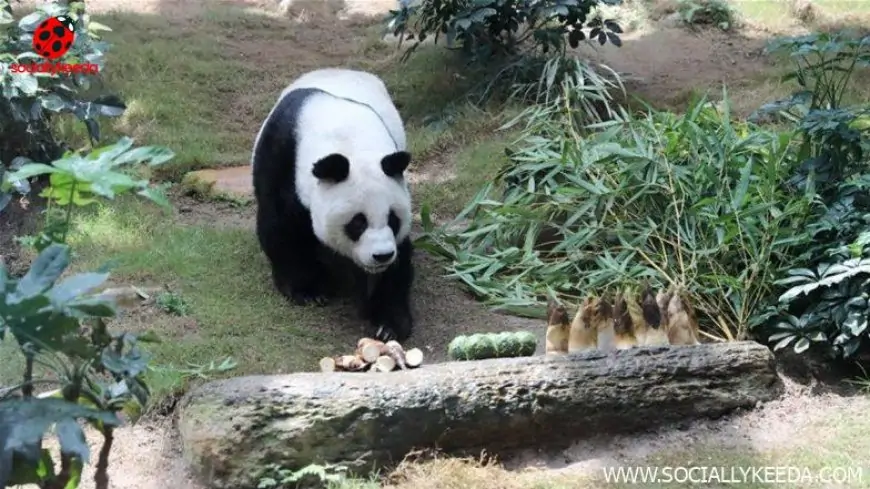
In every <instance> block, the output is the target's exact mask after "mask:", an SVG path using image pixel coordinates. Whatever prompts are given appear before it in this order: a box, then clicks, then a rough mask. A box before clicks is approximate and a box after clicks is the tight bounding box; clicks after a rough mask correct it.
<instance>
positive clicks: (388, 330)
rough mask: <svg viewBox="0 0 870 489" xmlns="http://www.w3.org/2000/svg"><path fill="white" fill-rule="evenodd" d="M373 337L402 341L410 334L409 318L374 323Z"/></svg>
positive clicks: (382, 339)
mask: <svg viewBox="0 0 870 489" xmlns="http://www.w3.org/2000/svg"><path fill="white" fill-rule="evenodd" d="M374 330H375V331H374V335H375V338H377V339H379V340H381V341H398V342H402V341H405V340H407V339H408V337H409V336H411V325H410V320H407V321H386V322H384V323H379V324H376V325H374Z"/></svg>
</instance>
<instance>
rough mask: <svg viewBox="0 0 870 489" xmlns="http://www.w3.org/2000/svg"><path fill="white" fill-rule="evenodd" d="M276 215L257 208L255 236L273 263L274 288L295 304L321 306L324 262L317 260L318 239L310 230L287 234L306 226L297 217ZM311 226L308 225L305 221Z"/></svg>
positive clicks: (262, 208) (323, 288) (324, 289)
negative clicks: (289, 231)
mask: <svg viewBox="0 0 870 489" xmlns="http://www.w3.org/2000/svg"><path fill="white" fill-rule="evenodd" d="M294 218H297V216H295V215H293V214H291V215H289V216H287V215H285V216H278V215H277V213H270V212H269V209H268V208H267V207H265V206H263V207H261V208H260V209H259V210H258V216H257V236H258V238H259V240H260V245H261V247H262V249H263V252H264V253H265V254H266V256H267V257H268V259H269V263H270V264H271V266H272V281H273V282H274V284H275V288H276V289H278V291H279V292H280V293H281V294H282V295H283V296H285V297H287V298H288V299H290V300H291V301H292V302H293V303H295V304H297V305H310V304H316V305H324V304H326V302H327V295H326V287H325V281H324V279H325V274H326V270H324V267H323V265H322V264H321V263H320V262H319V261H318V260H317V246H318V242H317V241H316V239H314V237H313V233H311V235H310V236H309V235H308V234H306V233H304V232H302V233H293V234H291V233H288V232H287V230H288V229H297V230H298V229H305V226H306V224H307V223H306V222H305V220H304V219H302V218H301V216H299V217H298V218H297V219H294ZM308 226H310V224H308Z"/></svg>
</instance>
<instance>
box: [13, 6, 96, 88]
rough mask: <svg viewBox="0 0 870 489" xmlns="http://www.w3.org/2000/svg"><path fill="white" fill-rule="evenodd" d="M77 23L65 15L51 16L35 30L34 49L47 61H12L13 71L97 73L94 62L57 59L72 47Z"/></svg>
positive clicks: (32, 43)
mask: <svg viewBox="0 0 870 489" xmlns="http://www.w3.org/2000/svg"><path fill="white" fill-rule="evenodd" d="M75 30H76V25H75V22H73V20H72V19H70V18H69V17H66V16H64V15H59V16H57V17H49V18H48V19H45V20H44V21H42V22H41V23H40V24H39V25H38V26H37V27H36V29H35V30H34V31H33V41H32V42H31V45H32V46H33V51H34V52H35V53H36V54H38V55H39V56H42V57H43V58H44V59H45V61H40V62H31V63H12V64H11V65H10V66H9V69H10V71H12V72H13V73H51V74H57V73H67V74H69V73H86V74H91V75H94V74H97V73H98V72H99V71H100V68H99V66H97V65H96V64H93V63H61V62H59V61H57V60H58V59H60V58H61V57H62V56H63V55H64V54H66V53H67V52H68V51H69V48H70V47H72V44H73V42H75V40H76V32H75Z"/></svg>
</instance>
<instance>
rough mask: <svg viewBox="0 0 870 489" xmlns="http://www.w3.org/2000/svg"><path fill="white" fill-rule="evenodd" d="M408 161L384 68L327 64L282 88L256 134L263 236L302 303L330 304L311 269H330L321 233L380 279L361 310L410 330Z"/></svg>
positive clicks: (279, 278)
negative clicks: (323, 262) (321, 252)
mask: <svg viewBox="0 0 870 489" xmlns="http://www.w3.org/2000/svg"><path fill="white" fill-rule="evenodd" d="M338 155H341V156H338ZM344 158H346V159H344ZM409 159H410V155H409V154H407V151H406V135H405V130H404V126H403V123H402V119H401V116H400V115H399V112H398V110H397V109H396V107H395V106H394V104H393V102H392V100H391V97H390V95H389V92H388V91H387V88H386V86H385V85H384V83H383V82H382V81H381V80H380V78H378V77H377V76H375V75H373V74H370V73H366V72H362V71H356V70H348V69H339V68H327V69H321V70H316V71H312V72H309V73H306V74H305V75H302V76H301V77H299V78H298V79H296V80H295V81H293V82H292V83H291V84H290V85H289V86H288V87H287V88H285V89H284V90H283V91H282V92H281V95H280V97H279V98H278V101H277V102H276V104H275V106H274V107H273V108H272V110H271V111H270V112H269V115H268V116H267V118H266V120H265V121H264V123H263V125H262V126H261V128H260V131H259V132H258V134H257V136H256V139H255V141H254V150H253V155H252V165H253V173H254V187H255V194H256V197H257V203H258V216H257V219H258V225H257V234H258V236H259V238H260V242H261V246H262V248H263V250H264V251H265V252H266V254H267V256H268V257H269V259H270V261H271V263H272V268H273V278H274V280H275V283H276V286H277V287H278V289H279V290H280V291H281V292H282V293H284V294H285V295H287V296H288V297H290V298H292V299H293V300H294V301H296V302H301V303H304V302H308V301H310V300H317V301H319V302H322V296H324V295H326V294H327V293H328V292H329V291H328V290H325V289H326V286H325V285H323V283H321V280H320V279H319V278H314V277H313V276H314V275H321V274H323V273H325V272H324V270H322V269H321V268H319V266H317V265H315V264H314V262H313V260H316V258H315V256H314V254H315V253H314V251H316V250H315V248H317V246H315V244H314V243H313V241H312V240H311V239H307V238H306V234H309V233H313V235H314V238H316V241H317V242H318V243H319V244H320V245H323V246H325V247H326V248H327V249H329V250H331V251H333V252H335V253H337V254H338V255H340V256H343V257H346V258H348V259H350V260H351V261H352V262H353V263H354V264H355V265H356V267H357V268H358V269H359V270H361V271H363V272H365V274H368V275H377V276H378V278H379V280H380V282H379V285H378V286H376V287H375V290H374V292H373V293H367V294H365V298H361V300H363V301H368V302H370V303H369V304H365V305H363V306H364V307H363V310H364V311H368V312H367V315H371V314H374V316H375V317H374V318H372V319H373V320H374V321H375V322H378V323H380V324H377V325H376V326H377V327H378V328H379V329H380V330H382V331H386V333H385V334H382V336H383V335H385V336H391V335H395V336H397V337H406V335H407V334H410V322H411V319H410V311H409V308H408V307H407V304H406V303H407V297H408V293H409V290H407V289H409V288H410V285H411V277H412V272H411V265H410V253H411V246H410V230H411V195H410V192H409V189H408V185H407V182H406V181H405V178H404V175H403V172H404V169H405V167H406V166H407V164H408V161H409ZM291 170H292V171H291ZM388 173H389V174H388ZM290 192H292V195H291V194H290ZM303 214H304V215H305V216H304V217H307V221H308V222H306V219H304V218H303ZM358 214H362V215H364V216H365V219H364V221H365V226H364V231H362V233H361V234H360V235H358V236H357V235H356V233H352V232H350V231H349V230H348V226H352V224H349V223H351V222H352V221H354V220H355V216H357V215H358ZM356 219H357V220H358V216H357V218H356ZM396 220H397V221H398V224H397V223H396ZM358 224H359V223H358V222H357V225H356V229H357V230H359V229H362V227H361V226H359V225H358ZM288 255H291V256H288ZM385 257H386V258H385ZM366 278H368V277H366ZM378 287H380V289H378ZM391 301H392V302H391ZM382 309H383V311H382ZM406 309H407V310H406ZM397 310H398V311H397ZM391 314H392V315H396V314H398V316H399V319H398V322H399V323H402V324H394V321H393V320H390V319H389V318H388V316H390V315H391ZM405 315H407V320H406V321H405V319H404V318H403V316H405ZM405 322H407V325H406V324H404V323H405ZM383 323H387V324H383Z"/></svg>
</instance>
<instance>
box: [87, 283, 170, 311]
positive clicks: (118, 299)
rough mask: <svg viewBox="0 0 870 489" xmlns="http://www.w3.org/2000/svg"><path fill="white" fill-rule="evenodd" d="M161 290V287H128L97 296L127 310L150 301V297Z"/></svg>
mask: <svg viewBox="0 0 870 489" xmlns="http://www.w3.org/2000/svg"><path fill="white" fill-rule="evenodd" d="M162 290H163V287H135V286H132V285H130V286H125V287H112V288H108V289H105V290H103V291H102V292H100V293H99V294H98V296H99V297H100V298H104V299H109V300H114V301H115V303H116V304H117V305H118V306H119V307H122V308H127V307H134V306H137V305H139V304H141V303H142V302H143V301H147V300H149V299H151V297H152V296H154V295H156V294H159V293H160V292H161V291H162Z"/></svg>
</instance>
